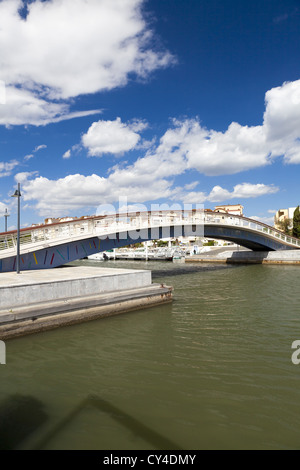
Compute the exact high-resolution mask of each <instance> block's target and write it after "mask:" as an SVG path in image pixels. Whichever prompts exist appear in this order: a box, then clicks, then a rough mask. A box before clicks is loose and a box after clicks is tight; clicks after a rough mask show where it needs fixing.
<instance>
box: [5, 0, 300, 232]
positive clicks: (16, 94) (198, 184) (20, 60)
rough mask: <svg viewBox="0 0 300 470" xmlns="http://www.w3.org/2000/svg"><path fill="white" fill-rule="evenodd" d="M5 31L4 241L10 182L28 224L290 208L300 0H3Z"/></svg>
mask: <svg viewBox="0 0 300 470" xmlns="http://www.w3.org/2000/svg"><path fill="white" fill-rule="evenodd" d="M0 30H1V35H0V143H1V146H0V183H1V187H0V231H2V230H4V218H3V217H1V215H2V216H3V213H4V210H5V208H6V207H7V208H8V209H9V211H10V213H11V216H10V218H9V227H10V228H14V227H15V225H16V207H15V200H14V199H12V198H10V195H11V194H12V193H13V192H14V189H15V187H16V184H17V182H20V183H21V189H22V216H21V224H22V226H29V225H31V224H32V223H39V222H42V221H43V220H44V219H45V218H46V217H51V216H53V217H54V216H56V217H57V216H59V217H64V216H67V215H70V216H81V215H92V214H96V213H101V211H102V210H103V208H105V207H111V206H110V205H113V206H114V207H115V208H116V209H118V207H119V198H120V197H122V198H123V200H124V198H127V201H128V205H129V207H130V208H134V207H136V206H137V205H138V204H142V205H145V206H147V207H148V208H151V204H154V203H156V204H160V203H167V204H169V205H170V206H171V205H174V204H180V205H182V206H183V205H184V204H204V207H206V208H214V206H215V205H217V204H235V203H241V204H243V206H244V212H245V214H246V215H247V216H249V217H257V218H260V219H261V220H262V221H266V222H269V223H272V219H273V216H274V211H276V210H278V209H279V208H285V207H295V206H297V205H298V204H299V190H298V188H299V182H298V181H299V164H300V70H299V57H300V2H299V1H298V0H284V1H283V0H259V1H258V0H251V2H245V1H243V0H148V1H143V0H52V1H50V0H45V1H39V0H32V1H27V2H26V1H25V0H24V1H22V0H0ZM1 221H2V222H1Z"/></svg>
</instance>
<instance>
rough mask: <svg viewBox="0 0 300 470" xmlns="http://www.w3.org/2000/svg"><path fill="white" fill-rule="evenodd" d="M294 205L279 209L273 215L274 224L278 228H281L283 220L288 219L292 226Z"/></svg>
mask: <svg viewBox="0 0 300 470" xmlns="http://www.w3.org/2000/svg"><path fill="white" fill-rule="evenodd" d="M295 209H296V207H289V208H288V209H279V210H278V211H277V212H276V214H275V216H274V226H275V228H277V229H278V230H282V223H283V222H284V221H285V220H290V221H291V222H290V227H289V228H292V227H293V217H294V212H295Z"/></svg>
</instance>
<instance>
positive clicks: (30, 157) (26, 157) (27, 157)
mask: <svg viewBox="0 0 300 470" xmlns="http://www.w3.org/2000/svg"><path fill="white" fill-rule="evenodd" d="M33 157H34V155H33V153H30V154H29V155H25V157H24V160H25V162H27V161H28V160H31V159H32V158H33Z"/></svg>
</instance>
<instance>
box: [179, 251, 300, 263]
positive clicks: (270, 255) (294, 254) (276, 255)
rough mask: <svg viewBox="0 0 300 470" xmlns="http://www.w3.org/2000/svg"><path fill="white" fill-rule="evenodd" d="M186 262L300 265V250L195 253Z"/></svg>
mask: <svg viewBox="0 0 300 470" xmlns="http://www.w3.org/2000/svg"><path fill="white" fill-rule="evenodd" d="M185 262H186V263H228V264H237V263H240V264H277V265H280V264H281V265H282V264H285V265H293V266H296V265H298V266H300V250H278V251H250V250H242V251H229V250H228V251H224V252H221V253H216V254H213V253H212V254H210V253H209V254H207V253H205V256H204V255H203V254H202V255H201V254H200V255H194V256H191V257H190V258H186V260H185Z"/></svg>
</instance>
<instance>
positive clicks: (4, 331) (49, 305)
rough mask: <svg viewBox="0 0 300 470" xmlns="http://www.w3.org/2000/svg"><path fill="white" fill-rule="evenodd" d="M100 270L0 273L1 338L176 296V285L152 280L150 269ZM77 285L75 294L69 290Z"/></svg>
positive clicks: (79, 320) (64, 324) (100, 315)
mask: <svg viewBox="0 0 300 470" xmlns="http://www.w3.org/2000/svg"><path fill="white" fill-rule="evenodd" d="M101 271H102V270H101V269H99V268H97V270H96V272H95V270H93V268H91V269H90V268H87V269H85V270H83V272H82V269H81V268H79V270H78V268H77V267H71V268H69V267H68V268H58V269H56V270H51V272H49V271H48V272H46V271H44V270H43V271H42V272H41V273H40V274H41V276H40V277H39V280H38V277H37V274H38V273H37V272H36V271H34V273H35V274H34V276H32V275H31V274H32V273H30V272H26V274H25V275H24V277H23V279H22V274H20V275H16V274H15V273H10V274H9V275H8V276H5V279H1V278H2V275H0V340H6V339H10V338H15V337H19V336H24V335H28V334H33V333H38V332H42V331H46V330H50V329H54V328H59V327H64V326H68V325H73V324H76V323H82V322H86V321H91V320H96V319H100V318H104V317H108V316H112V315H117V314H121V313H125V312H130V311H134V310H137V309H142V308H143V309H145V308H149V307H153V306H158V305H161V304H165V303H168V302H172V297H173V295H172V287H169V286H164V285H161V284H152V279H151V272H150V271H140V270H138V271H134V270H130V271H129V270H123V269H122V270H116V269H105V270H104V272H102V274H100V272H101ZM80 272H81V274H80ZM43 273H46V274H44V275H43ZM1 281H2V282H1ZM9 281H10V283H9ZM88 284H90V286H89V289H87V285H88ZM74 288H75V290H76V291H77V292H76V293H77V295H70V293H71V292H72V291H73V290H74ZM87 291H88V292H87ZM12 292H14V294H12ZM2 294H5V295H2ZM9 294H10V295H9ZM29 299H30V301H29Z"/></svg>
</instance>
